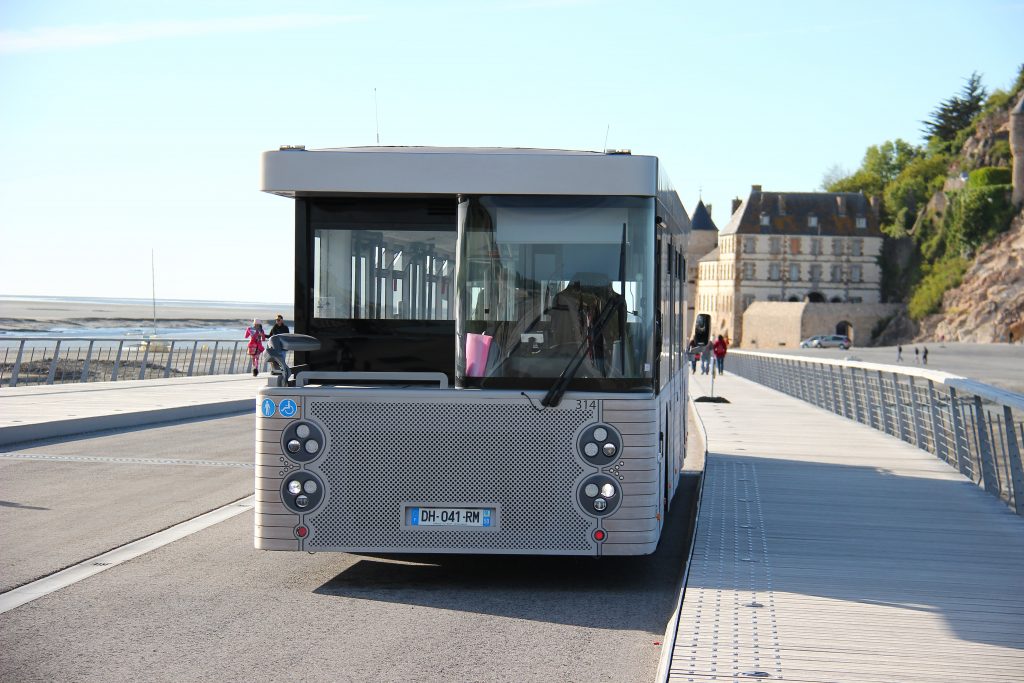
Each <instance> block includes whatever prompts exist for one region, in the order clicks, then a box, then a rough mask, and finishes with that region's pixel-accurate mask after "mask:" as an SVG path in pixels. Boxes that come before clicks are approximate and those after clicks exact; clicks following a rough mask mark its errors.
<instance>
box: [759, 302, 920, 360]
mask: <svg viewBox="0 0 1024 683" xmlns="http://www.w3.org/2000/svg"><path fill="white" fill-rule="evenodd" d="M902 308H903V306H902V304H812V303H808V302H804V301H800V302H781V301H780V302H772V301H755V302H754V303H752V304H751V305H750V307H749V308H747V310H746V312H745V313H744V314H743V330H744V333H743V337H744V339H743V344H742V348H745V349H764V350H769V349H779V348H784V349H795V348H799V347H800V342H801V341H802V340H804V339H807V338H808V337H813V336H814V335H818V334H838V333H837V332H836V327H837V325H839V324H840V323H843V322H845V323H848V324H849V325H850V326H851V327H852V330H851V331H850V332H848V335H849V336H850V338H851V339H852V340H853V343H854V345H858V344H859V345H862V346H863V345H867V344H868V343H869V342H870V341H871V331H872V330H873V329H874V327H875V325H876V324H877V323H878V322H879V321H880V320H883V319H885V318H888V317H890V316H893V315H895V314H896V313H897V312H898V311H900V310H901V309H902Z"/></svg>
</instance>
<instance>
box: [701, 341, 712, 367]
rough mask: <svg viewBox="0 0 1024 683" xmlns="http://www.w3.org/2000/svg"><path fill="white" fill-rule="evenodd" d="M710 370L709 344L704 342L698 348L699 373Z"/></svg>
mask: <svg viewBox="0 0 1024 683" xmlns="http://www.w3.org/2000/svg"><path fill="white" fill-rule="evenodd" d="M709 372H711V344H705V345H704V347H703V348H701V350H700V374H702V375H706V374H708V373H709Z"/></svg>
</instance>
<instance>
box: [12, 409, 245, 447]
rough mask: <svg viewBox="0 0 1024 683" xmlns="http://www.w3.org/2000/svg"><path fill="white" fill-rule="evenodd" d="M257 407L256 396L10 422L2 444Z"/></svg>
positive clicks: (241, 411)
mask: <svg viewBox="0 0 1024 683" xmlns="http://www.w3.org/2000/svg"><path fill="white" fill-rule="evenodd" d="M255 409H256V399H255V397H253V398H247V399H238V400H234V401H218V402H214V403H201V404H195V405H188V406H175V407H173V408H158V409H155V410H142V411H138V412H125V413H117V414H113V415H98V416H95V417H79V418H73V419H67V420H53V421H51V422H37V423H33V424H25V425H11V426H8V427H3V428H0V446H10V445H13V444H18V443H24V442H26V441H36V440H39V439H54V438H59V437H64V436H78V435H81V434H89V433H92V432H101V431H106V430H108V429H123V428H126V427H144V426H150V425H154V424H160V423H162V422H175V421H177V420H190V419H194V418H200V417H215V416H218V415H228V414H231V413H243V412H246V411H255Z"/></svg>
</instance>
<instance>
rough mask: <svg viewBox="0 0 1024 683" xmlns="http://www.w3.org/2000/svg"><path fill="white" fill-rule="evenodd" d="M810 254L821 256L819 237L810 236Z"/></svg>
mask: <svg viewBox="0 0 1024 683" xmlns="http://www.w3.org/2000/svg"><path fill="white" fill-rule="evenodd" d="M811 254H812V255H813V256H821V238H820V237H812V238H811Z"/></svg>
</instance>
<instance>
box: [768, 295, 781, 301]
mask: <svg viewBox="0 0 1024 683" xmlns="http://www.w3.org/2000/svg"><path fill="white" fill-rule="evenodd" d="M768 301H782V297H781V296H779V295H778V294H769V295H768Z"/></svg>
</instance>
